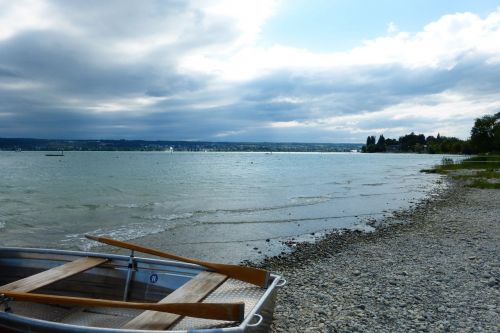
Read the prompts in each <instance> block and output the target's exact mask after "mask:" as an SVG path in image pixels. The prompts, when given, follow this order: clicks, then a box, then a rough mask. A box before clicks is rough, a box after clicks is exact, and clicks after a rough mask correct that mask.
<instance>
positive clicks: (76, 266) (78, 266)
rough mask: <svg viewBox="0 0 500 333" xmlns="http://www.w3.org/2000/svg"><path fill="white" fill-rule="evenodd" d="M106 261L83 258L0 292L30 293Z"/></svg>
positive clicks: (19, 281) (22, 280) (14, 283)
mask: <svg viewBox="0 0 500 333" xmlns="http://www.w3.org/2000/svg"><path fill="white" fill-rule="evenodd" d="M106 261H108V259H106V258H96V257H84V258H80V259H77V260H75V261H71V262H68V263H66V264H64V265H61V266H57V267H53V268H51V269H48V270H46V271H43V272H40V273H38V274H35V275H31V276H28V277H26V278H24V279H20V280H17V281H14V282H11V283H8V284H5V285H3V286H0V291H2V290H4V291H16V292H25V293H28V292H31V291H34V290H36V289H38V288H41V287H44V286H46V285H49V284H51V283H53V282H56V281H60V280H63V279H65V278H68V277H70V276H73V275H75V274H78V273H81V272H84V271H86V270H88V269H91V268H93V267H96V266H98V265H100V264H103V263H105V262H106Z"/></svg>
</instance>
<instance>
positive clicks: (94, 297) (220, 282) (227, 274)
mask: <svg viewBox="0 0 500 333" xmlns="http://www.w3.org/2000/svg"><path fill="white" fill-rule="evenodd" d="M160 254H161V252H160ZM157 255H159V254H157ZM180 258H182V257H180ZM193 261H194V260H193ZM201 263H202V264H203V265H205V263H204V262H201ZM209 264H210V263H206V265H208V266H209V268H207V266H206V265H205V266H201V265H199V264H196V263H190V262H182V261H177V260H165V259H153V258H142V257H136V256H135V255H134V251H133V250H132V251H131V253H130V255H129V256H127V255H116V254H105V253H94V252H82V251H65V250H53V249H34V248H13V247H0V331H1V332H4V331H9V332H39V333H42V332H43V333H45V332H72V333H125V332H127V333H133V332H137V333H139V332H142V333H145V332H151V333H152V332H159V331H165V332H203V333H215V332H217V333H219V332H220V333H223V332H228V333H229V332H234V333H236V332H251V333H253V332H267V331H268V329H269V326H270V323H271V321H272V316H273V310H274V303H275V297H276V293H277V289H279V287H281V286H282V285H284V283H285V280H283V279H282V278H281V277H280V276H278V275H275V274H268V275H266V281H265V285H258V284H260V282H258V283H255V282H254V281H248V280H249V279H248V277H246V276H240V275H245V271H242V272H243V273H240V272H237V273H233V272H232V271H224V269H223V268H225V266H228V267H232V266H235V265H223V264H217V265H221V268H220V269H219V266H210V265H209ZM214 265H215V264H214ZM235 267H241V266H235ZM242 269H246V267H242ZM245 280H247V281H245Z"/></svg>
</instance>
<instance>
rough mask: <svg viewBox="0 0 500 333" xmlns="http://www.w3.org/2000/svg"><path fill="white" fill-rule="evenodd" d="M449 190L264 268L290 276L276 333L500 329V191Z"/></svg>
mask: <svg viewBox="0 0 500 333" xmlns="http://www.w3.org/2000/svg"><path fill="white" fill-rule="evenodd" d="M446 181H447V182H448V184H449V185H448V186H447V188H446V190H444V191H443V192H441V193H439V194H438V195H436V196H433V195H432V194H431V198H429V199H426V200H424V201H422V202H420V203H419V204H417V205H416V206H415V207H414V208H412V209H409V210H403V211H399V212H396V213H395V214H393V215H392V216H390V217H386V218H384V219H381V220H379V221H376V222H375V223H374V227H375V228H376V230H375V231H374V232H370V233H363V232H358V231H349V232H343V233H338V232H336V233H331V234H328V235H326V236H325V237H323V238H322V239H320V240H318V241H317V242H315V243H298V244H296V245H295V249H294V251H293V252H291V253H287V254H283V255H280V256H276V257H270V258H266V259H265V260H264V261H262V262H261V263H259V264H256V266H259V267H263V268H266V269H268V270H270V271H273V272H276V273H278V274H282V275H283V276H284V277H285V278H286V279H287V280H288V284H287V285H286V286H285V287H284V288H283V289H282V290H280V292H279V296H278V300H277V306H276V311H275V320H274V322H273V327H272V332H308V331H309V332H395V331H404V332H447V331H451V332H453V331H461V332H497V331H499V330H500V321H499V320H498V318H500V301H499V300H500V255H499V245H498V244H500V221H499V217H500V207H497V206H498V202H500V192H499V191H495V190H479V189H471V188H467V187H464V184H463V183H461V182H459V181H454V180H452V179H451V178H450V177H447V178H446Z"/></svg>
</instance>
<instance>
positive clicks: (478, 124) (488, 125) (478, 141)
mask: <svg viewBox="0 0 500 333" xmlns="http://www.w3.org/2000/svg"><path fill="white" fill-rule="evenodd" d="M499 122H500V112H497V113H496V114H495V115H492V116H484V117H481V118H477V119H476V121H475V122H474V126H473V127H472V130H471V137H470V141H471V144H472V147H473V149H474V150H475V151H476V152H478V153H487V152H491V151H495V150H496V151H499V150H500V123H499Z"/></svg>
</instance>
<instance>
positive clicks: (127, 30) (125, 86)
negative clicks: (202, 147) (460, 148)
mask: <svg viewBox="0 0 500 333" xmlns="http://www.w3.org/2000/svg"><path fill="white" fill-rule="evenodd" d="M498 111H500V1H492V0H474V1H472V0H440V1H435V0H407V1H401V0H380V1H361V0H282V1H272V0H252V1H243V0H241V1H236V0H222V1H217V0H213V1H212V0H206V1H204V0H193V1H188V0H185V1H181V0H178V1H177V0H164V1H124V0H116V1H91V0H85V1H65V0H59V1H56V0H54V1H42V0H40V1H35V0H26V1H20V0H18V1H11V0H5V1H4V0H0V137H33V138H65V139H122V138H123V139H148V140H151V139H157V140H207V141H281V142H287V141H288V142H289V141H296V142H364V141H365V138H366V136H367V135H379V134H384V135H385V136H386V137H396V138H397V137H398V136H400V135H403V134H406V133H409V132H412V131H414V132H418V133H424V134H426V135H430V134H433V135H435V134H437V133H438V132H439V133H440V134H441V135H446V136H457V137H460V138H464V139H465V138H467V137H468V136H469V133H470V128H471V126H472V124H473V121H474V119H475V118H477V117H480V116H482V115H485V114H493V113H495V112H498Z"/></svg>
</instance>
